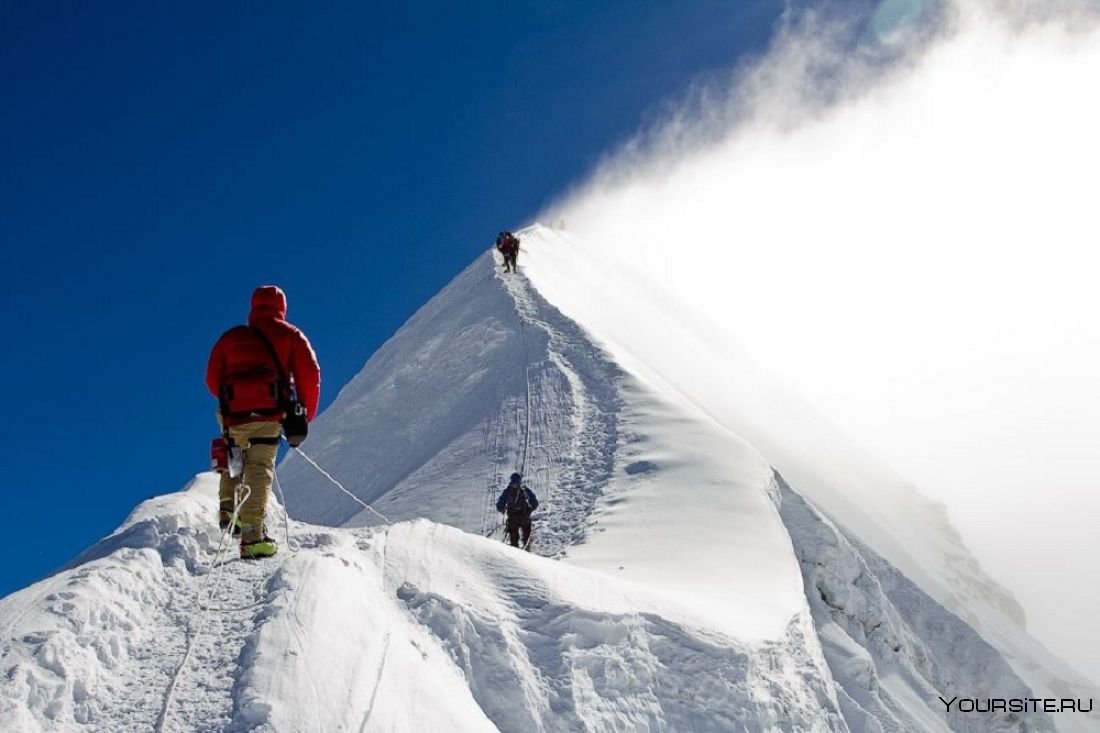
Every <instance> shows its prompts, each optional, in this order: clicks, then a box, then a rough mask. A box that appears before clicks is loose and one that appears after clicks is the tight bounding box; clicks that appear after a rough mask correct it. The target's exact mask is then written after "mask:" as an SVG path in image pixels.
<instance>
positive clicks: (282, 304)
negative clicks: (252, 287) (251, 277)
mask: <svg viewBox="0 0 1100 733" xmlns="http://www.w3.org/2000/svg"><path fill="white" fill-rule="evenodd" d="M285 318H286V293H284V292H283V291H282V290H281V289H280V288H279V287H278V286H276V285H264V286H262V287H258V288H256V291H255V292H254V293H252V312H251V313H249V314H248V322H249V323H256V322H257V321H270V320H275V319H279V320H282V319H285Z"/></svg>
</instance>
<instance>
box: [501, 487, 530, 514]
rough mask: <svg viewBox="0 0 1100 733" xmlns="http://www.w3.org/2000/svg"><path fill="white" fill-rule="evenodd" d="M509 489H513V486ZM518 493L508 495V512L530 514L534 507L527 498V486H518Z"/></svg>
mask: <svg viewBox="0 0 1100 733" xmlns="http://www.w3.org/2000/svg"><path fill="white" fill-rule="evenodd" d="M509 489H511V487H509ZM517 493H518V496H517V495H512V496H509V497H508V502H507V504H506V508H507V509H508V513H509V514H530V513H531V511H532V509H531V502H530V500H528V498H527V487H526V486H519V487H517Z"/></svg>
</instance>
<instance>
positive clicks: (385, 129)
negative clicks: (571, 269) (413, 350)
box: [0, 0, 782, 594]
mask: <svg viewBox="0 0 1100 733" xmlns="http://www.w3.org/2000/svg"><path fill="white" fill-rule="evenodd" d="M781 6H782V2H781V0H729V1H726V2H721V1H718V0H677V2H660V1H649V0H621V1H615V2H610V1H609V2H588V1H586V0H575V1H566V0H537V1H533V2H522V1H517V2H503V1H498V2H489V3H484V2H473V3H450V2H430V3H429V2H410V3H391V4H386V6H383V5H382V4H381V3H350V2H349V3H329V2H311V3H289V2H270V3H220V2H218V3H215V2H196V3H147V2H129V3H127V2H111V3H78V2H67V3H56V2H48V1H36V2H32V3H21V4H16V3H6V4H5V6H4V10H3V15H4V20H3V23H0V161H2V163H0V238H2V241H0V272H2V273H3V280H4V282H3V288H2V289H0V304H2V305H0V308H2V311H0V313H2V316H3V322H4V324H5V331H6V333H5V339H6V342H7V343H6V346H5V348H4V354H5V358H3V359H2V360H0V365H2V366H0V369H2V372H0V373H2V376H3V384H5V385H6V394H5V399H4V404H5V407H6V408H7V409H6V411H5V412H6V419H5V421H4V422H5V428H6V429H5V431H4V438H5V440H4V450H3V452H2V453H0V456H2V458H0V469H2V470H0V481H2V485H0V502H2V508H0V512H2V516H3V517H4V519H5V523H4V526H5V531H4V532H3V533H2V534H0V549H2V550H3V553H4V557H5V558H7V559H6V560H5V561H4V562H3V563H0V594H6V593H8V592H10V591H12V590H14V589H16V588H19V587H22V586H24V585H26V584H27V583H29V582H31V581H33V580H35V579H37V578H40V577H42V576H43V575H45V574H47V573H49V572H52V571H53V570H56V569H57V568H58V567H59V566H60V565H62V564H63V563H65V562H66V561H68V560H69V559H71V558H72V557H73V556H75V555H76V554H77V553H78V552H79V551H80V550H82V549H84V548H85V547H86V546H88V545H89V544H91V543H92V542H94V541H95V540H97V539H98V538H100V537H102V536H103V535H105V534H107V533H108V532H110V531H111V530H112V529H114V527H116V526H117V525H118V524H119V523H120V522H121V521H122V520H123V519H124V518H125V517H126V515H127V514H128V513H129V512H130V510H131V509H132V508H133V507H134V506H136V505H137V504H138V503H139V502H140V501H142V500H144V499H146V498H148V497H150V496H153V495H157V494H164V493H168V492H171V491H175V490H178V489H179V488H181V487H182V486H183V485H184V484H185V483H186V482H187V481H188V480H189V479H190V478H191V477H192V476H193V475H194V474H195V473H197V472H199V471H201V470H205V468H206V466H207V460H208V459H207V452H208V447H209V441H210V439H211V437H213V436H214V435H215V434H216V428H215V425H214V420H213V411H214V407H215V405H214V401H213V400H212V399H211V398H210V396H209V395H208V394H207V393H206V391H205V388H204V385H203V370H204V368H205V364H206V358H207V355H208V353H209V349H210V346H211V345H212V343H213V341H214V340H215V339H216V338H217V336H218V335H219V334H221V332H222V331H223V330H225V329H226V328H228V327H229V326H231V325H234V324H236V323H238V322H241V321H243V319H244V318H245V316H246V314H247V305H248V297H249V294H250V292H251V290H252V289H253V287H255V286H256V285H259V284H264V283H276V284H278V285H280V286H282V287H283V288H284V289H285V290H286V291H287V294H288V298H289V302H290V313H289V317H290V320H292V321H293V322H295V323H297V324H298V325H299V326H301V327H302V328H303V329H304V330H305V331H306V332H307V333H308V335H309V336H310V338H311V339H312V341H313V343H314V346H315V347H316V350H317V353H318V355H319V357H320V360H321V365H322V369H323V375H324V387H323V396H322V406H324V405H327V404H328V403H329V402H330V401H331V400H332V398H333V397H334V396H335V394H336V392H337V391H338V390H339V388H340V387H341V386H342V385H343V384H344V383H346V382H347V381H348V380H349V379H350V378H351V377H352V376H353V375H354V374H355V373H356V372H357V371H358V370H359V369H360V368H361V367H362V365H363V363H364V362H365V361H366V359H367V358H368V357H369V356H370V354H371V353H372V352H373V351H374V350H375V349H376V348H377V347H378V346H379V345H380V344H381V343H382V342H383V341H385V339H387V338H388V337H389V336H390V335H392V333H393V332H394V331H395V330H396V329H397V328H399V327H400V326H401V324H402V323H403V322H404V321H405V320H406V319H407V318H408V317H409V316H410V315H412V313H413V312H415V310H416V309H417V308H418V307H419V306H420V305H422V304H423V303H424V302H425V301H426V300H427V299H428V298H430V297H431V296H432V295H433V294H435V293H436V292H437V291H438V290H439V289H440V288H441V287H442V286H443V285H445V284H446V283H447V282H448V281H449V280H450V279H451V278H452V277H453V276H454V275H455V274H457V273H458V272H459V271H460V270H461V269H462V268H463V267H464V266H465V265H467V264H468V263H469V262H470V261H471V260H472V259H473V258H474V257H476V256H477V255H478V254H479V253H480V252H481V251H482V250H484V249H485V248H486V247H488V246H489V245H490V243H491V240H492V238H493V237H494V236H495V234H496V232H497V231H498V230H499V229H501V228H505V227H511V226H516V225H520V224H523V223H525V222H526V221H527V219H528V217H530V216H532V215H533V214H534V213H535V212H536V211H537V210H538V209H539V208H540V207H541V206H542V205H543V204H545V203H547V202H548V201H550V200H551V199H552V198H554V197H555V196H556V195H557V194H559V193H560V192H562V191H563V190H564V189H565V188H567V187H568V185H569V184H570V183H572V182H575V181H577V180H578V179H581V178H583V176H584V174H585V173H586V172H587V171H589V170H590V169H591V167H592V165H593V164H594V163H595V162H596V160H597V159H598V158H599V156H600V155H601V154H602V153H604V152H606V151H608V150H609V149H612V148H613V147H614V146H615V145H616V144H617V143H620V142H622V141H623V140H624V139H625V138H627V137H629V135H630V134H631V133H632V132H634V131H635V130H636V129H637V128H638V127H639V125H641V124H643V123H644V122H645V121H646V120H647V119H649V118H651V117H652V116H653V115H655V114H656V113H658V112H659V110H660V109H661V105H662V104H663V103H666V102H667V101H668V100H669V99H670V97H675V96H676V95H678V94H680V93H682V92H683V90H684V89H685V88H686V86H687V85H688V84H689V83H690V82H691V81H692V80H693V79H695V78H697V77H699V76H701V75H702V76H706V75H708V74H715V73H722V72H724V71H725V70H727V69H729V68H730V67H731V66H732V65H733V64H734V62H735V61H736V60H737V59H738V58H739V57H740V56H741V55H742V54H745V53H747V52H753V51H758V50H761V49H762V48H763V47H764V46H765V45H766V43H767V42H768V39H769V38H770V35H771V32H772V30H773V27H774V24H775V23H776V21H777V19H778V16H779V13H780V12H781ZM211 511H212V513H213V508H212V510H211ZM212 518H213V516H212Z"/></svg>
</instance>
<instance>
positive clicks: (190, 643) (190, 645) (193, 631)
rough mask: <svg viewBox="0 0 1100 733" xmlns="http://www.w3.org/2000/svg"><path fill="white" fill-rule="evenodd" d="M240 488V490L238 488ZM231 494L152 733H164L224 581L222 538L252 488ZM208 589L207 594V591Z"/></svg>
mask: <svg viewBox="0 0 1100 733" xmlns="http://www.w3.org/2000/svg"><path fill="white" fill-rule="evenodd" d="M242 488H243V489H244V491H241V490H240V489H242ZM234 495H235V496H237V497H239V499H238V500H237V501H236V502H234V504H233V514H232V516H231V517H230V518H229V524H227V525H226V527H225V529H223V530H222V536H221V540H220V541H219V542H218V549H217V551H216V552H215V553H214V571H213V572H212V573H211V574H210V575H207V576H206V580H204V581H203V584H202V586H201V587H200V588H199V593H198V595H199V597H202V595H203V594H204V592H205V594H206V599H205V600H204V601H202V603H201V605H200V606H199V612H198V618H197V619H196V618H195V617H194V616H192V617H191V618H189V619H188V620H187V649H186V650H184V652H183V659H181V660H180V664H179V666H178V667H177V668H176V673H175V674H174V675H172V681H171V682H169V683H168V690H167V692H165V694H164V706H163V707H161V709H160V715H158V716H157V724H156V727H155V729H154V730H155V731H156V733H164V729H165V726H166V725H167V724H168V713H169V711H170V710H171V707H172V700H173V698H174V697H175V695H176V684H177V683H178V682H179V681H180V678H181V677H183V673H184V670H185V669H186V668H187V661H188V660H189V659H190V658H191V652H192V651H193V650H194V648H195V639H197V638H198V637H199V634H200V632H202V631H203V629H204V626H205V624H206V614H207V612H208V611H209V610H210V603H211V601H213V600H214V595H215V594H216V593H217V592H218V590H219V588H220V586H221V582H222V579H223V578H224V575H225V574H224V563H222V562H221V560H222V556H223V555H224V554H225V551H226V550H227V549H228V548H229V547H230V546H231V545H232V543H229V544H226V541H225V540H226V538H227V537H229V536H230V535H231V534H232V532H233V528H234V527H235V526H236V525H237V517H238V516H239V515H240V511H241V507H242V506H244V503H245V502H246V501H247V500H248V497H249V496H251V495H252V489H251V488H250V487H249V486H248V485H246V484H242V485H241V486H240V487H239V488H238V490H236V491H235V492H234ZM208 588H209V591H208V592H207V590H208Z"/></svg>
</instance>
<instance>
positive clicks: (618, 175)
mask: <svg viewBox="0 0 1100 733" xmlns="http://www.w3.org/2000/svg"><path fill="white" fill-rule="evenodd" d="M837 15H838V13H837V12H836V8H831V9H829V10H809V11H793V12H791V13H789V14H788V16H787V17H786V18H785V19H784V22H783V26H782V28H781V29H780V30H779V31H778V33H777V36H776V40H775V42H774V43H773V46H772V48H771V50H770V51H769V52H768V53H767V54H766V55H765V56H764V57H762V58H760V59H757V60H755V61H754V62H752V63H751V64H750V65H749V66H747V67H745V68H743V69H741V70H739V71H738V72H737V74H736V75H735V76H734V79H733V81H731V82H730V83H729V84H728V85H727V86H726V87H725V88H718V87H715V86H714V85H711V86H707V87H705V88H703V89H700V90H695V91H694V92H693V93H692V94H691V95H690V98H689V99H688V100H686V101H685V102H684V103H683V104H682V105H680V107H679V109H678V110H676V111H675V112H674V113H672V114H670V115H668V116H667V118H666V120H665V122H663V123H662V124H661V125H658V126H657V127H656V128H654V129H652V130H649V131H647V132H646V133H644V134H643V135H641V136H639V138H638V139H637V140H635V141H633V142H631V143H630V144H628V145H627V146H625V147H624V149H623V150H621V151H620V152H619V153H618V154H617V155H615V156H614V157H612V158H611V159H609V160H608V161H606V162H605V163H604V164H603V165H601V166H600V167H599V169H598V170H597V171H596V173H595V174H594V175H593V176H592V178H591V180H590V181H589V182H588V183H586V184H585V185H583V186H581V187H580V188H578V189H577V190H576V191H574V192H573V193H572V194H571V195H570V196H568V197H567V198H566V199H565V200H564V201H563V202H561V203H560V204H558V205H556V206H555V207H553V209H552V210H551V211H550V212H548V213H546V214H545V215H544V218H545V219H547V220H550V221H554V222H559V221H564V222H565V226H566V228H567V229H568V230H569V231H570V232H571V233H573V234H574V235H576V237H577V238H578V239H580V240H583V242H584V246H585V247H586V248H588V251H589V252H591V254H592V257H593V258H596V259H598V260H599V261H601V262H603V263H605V264H606V265H607V266H608V267H626V268H631V269H636V270H638V271H639V272H640V273H641V274H642V275H643V276H645V277H648V278H649V279H650V280H652V281H653V282H654V283H657V284H659V287H660V289H661V291H662V297H665V298H668V299H669V302H670V303H672V304H674V306H675V308H676V309H686V311H687V312H693V313H696V314H698V315H699V318H700V319H701V320H702V319H705V320H707V321H712V322H713V321H719V326H720V329H721V330H723V331H724V332H725V333H726V334H728V336H729V338H730V339H731V340H734V339H736V340H740V341H741V342H743V343H744V344H745V345H746V346H747V347H748V348H749V350H750V351H751V352H752V353H753V354H754V356H755V357H756V358H757V359H758V360H759V361H761V362H762V363H763V364H764V365H765V366H767V367H768V368H769V369H771V370H772V371H774V372H776V373H777V374H779V375H780V376H781V377H782V378H784V379H785V380H786V381H787V382H788V383H790V384H791V385H792V386H794V387H796V388H797V389H799V390H801V391H802V392H803V393H804V394H805V395H806V396H808V397H809V398H810V399H811V400H812V401H814V402H815V403H816V404H817V405H818V406H819V407H821V408H822V409H823V411H824V412H825V413H826V414H827V415H828V416H829V417H830V418H832V419H833V420H834V421H836V422H837V423H839V424H840V426H841V427H842V428H843V429H845V430H847V431H848V432H849V433H850V434H852V435H853V436H854V437H855V438H857V439H858V440H859V441H861V442H862V443H863V444H864V445H866V446H867V447H868V448H870V449H872V450H873V451H874V452H875V453H877V454H879V455H880V456H882V457H884V458H886V459H887V460H888V461H889V462H891V463H893V464H894V465H895V466H896V467H897V468H898V469H899V470H900V471H901V472H902V473H904V474H906V475H907V476H909V477H910V478H911V479H914V480H915V481H916V482H917V483H918V484H919V485H920V486H921V487H922V490H924V491H926V492H928V493H929V494H931V495H932V496H934V497H936V498H939V499H941V500H942V501H944V502H945V503H946V504H947V505H948V507H949V509H950V512H951V514H952V517H953V519H954V520H955V522H956V523H957V524H958V525H959V526H960V528H961V529H962V532H963V534H964V536H965V537H966V539H967V541H968V542H969V543H970V544H971V545H972V546H973V547H974V548H975V550H976V551H977V554H978V556H979V557H980V558H981V559H982V561H983V563H984V564H985V565H986V566H987V567H988V568H989V569H990V571H991V572H992V573H993V574H994V575H995V576H997V577H999V578H1001V579H1002V580H1003V581H1004V582H1005V583H1006V584H1007V585H1009V586H1010V587H1011V588H1013V589H1014V590H1015V591H1016V592H1017V593H1018V595H1019V597H1020V598H1021V600H1022V601H1023V603H1024V606H1025V607H1026V609H1027V611H1028V615H1029V627H1030V628H1031V629H1032V631H1033V633H1035V634H1037V635H1038V636H1039V637H1040V638H1042V639H1044V640H1045V641H1046V642H1047V643H1048V644H1049V645H1050V646H1051V647H1052V648H1054V649H1055V650H1056V651H1058V652H1059V653H1060V654H1062V655H1063V656H1065V657H1066V658H1067V659H1070V660H1071V661H1073V662H1074V663H1076V664H1077V665H1078V666H1080V667H1081V668H1082V669H1083V670H1084V671H1086V672H1088V673H1089V674H1090V675H1091V676H1092V677H1093V678H1094V679H1100V662H1098V661H1097V660H1100V637H1097V636H1096V635H1095V634H1094V633H1091V629H1092V626H1093V624H1094V621H1093V619H1092V618H1091V616H1092V609H1094V608H1095V607H1096V606H1097V604H1098V603H1100V591H1097V590H1096V589H1097V588H1098V587H1100V586H1098V584H1097V583H1096V582H1095V580H1096V572H1095V570H1094V569H1093V568H1092V566H1091V561H1090V558H1095V557H1096V556H1097V555H1098V554H1100V539H1098V538H1100V535H1097V533H1096V532H1095V528H1094V525H1095V520H1096V518H1097V517H1100V498H1098V497H1097V496H1096V492H1095V490H1094V489H1095V486H1096V485H1097V484H1098V483H1100V460H1098V459H1097V458H1096V455H1097V451H1096V449H1095V446H1096V445H1097V444H1100V419H1098V418H1100V390H1098V389H1097V388H1096V386H1095V378H1096V377H1095V375H1096V374H1100V298H1098V297H1097V295H1096V287H1095V272H1096V268H1095V266H1094V265H1095V264H1096V261H1095V256H1094V255H1093V253H1092V247H1091V246H1090V245H1091V244H1094V243H1095V240H1096V235H1097V230H1098V226H1097V219H1096V207H1095V204H1094V198H1095V193H1094V191H1095V185H1094V183H1093V181H1092V180H1091V179H1092V177H1093V176H1094V175H1095V171H1096V170H1097V168H1098V165H1097V164H1098V163H1100V146H1098V144H1097V140H1096V131H1097V130H1100V101H1098V98H1097V96H1096V94H1095V84H1096V80H1097V79H1100V30H1098V25H1097V19H1098V17H1100V6H1098V5H1097V3H1094V2H1011V3H992V2H988V3H987V2H979V1H976V0H975V1H967V0H960V1H958V2H951V3H947V4H941V5H935V4H933V3H931V2H920V1H919V0H910V1H906V0H887V1H886V2H883V3H881V4H880V5H879V6H878V7H877V8H875V9H873V12H872V13H871V14H869V15H866V16H862V17H859V18H855V19H853V18H851V17H846V18H842V19H837V17H836V16H837Z"/></svg>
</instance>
